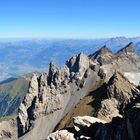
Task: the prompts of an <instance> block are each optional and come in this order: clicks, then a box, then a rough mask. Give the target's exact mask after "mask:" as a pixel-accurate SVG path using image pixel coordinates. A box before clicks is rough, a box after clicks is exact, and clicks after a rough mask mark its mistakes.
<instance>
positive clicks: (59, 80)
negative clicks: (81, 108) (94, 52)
mask: <svg viewBox="0 0 140 140" xmlns="http://www.w3.org/2000/svg"><path fill="white" fill-rule="evenodd" d="M103 78H105V75H104V73H103V70H102V69H100V67H99V66H98V65H96V64H95V63H92V62H91V61H90V59H89V58H88V57H87V56H86V55H84V54H83V53H81V54H79V55H78V56H76V57H72V58H71V59H70V60H69V61H67V62H66V66H65V67H64V68H61V69H58V68H57V67H56V66H55V65H54V64H53V63H51V64H50V68H49V72H48V74H47V73H42V75H41V76H40V77H37V76H36V75H33V77H32V80H31V82H30V88H29V92H28V93H27V95H26V97H25V99H24V100H23V102H22V104H21V105H20V108H19V115H18V134H19V136H22V135H23V134H26V133H27V132H28V133H27V135H25V136H26V140H27V139H30V138H34V139H39V138H40V137H39V136H34V132H35V131H39V130H38V127H36V126H37V125H39V127H42V128H44V134H42V135H41V138H40V139H43V138H45V137H46V136H47V135H48V134H49V133H50V132H52V131H53V129H54V127H55V126H56V125H57V123H59V121H60V120H61V119H62V118H63V117H64V116H65V115H66V114H67V113H68V112H69V111H70V110H71V109H72V108H74V106H75V105H76V104H77V103H78V102H79V100H80V99H82V98H83V97H84V96H85V95H86V94H87V93H88V92H89V91H90V89H91V88H92V87H93V86H94V85H95V84H97V83H98V82H100V80H101V79H103ZM44 117H45V118H44ZM56 117H57V118H56ZM41 118H44V120H45V122H47V123H45V124H41V120H40V119H41ZM50 118H51V120H50ZM38 121H39V122H38ZM45 128H46V129H45ZM29 131H30V132H29ZM29 133H30V134H29ZM28 134H29V135H28ZM21 139H24V136H23V137H21Z"/></svg>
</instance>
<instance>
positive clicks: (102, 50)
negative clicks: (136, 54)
mask: <svg viewBox="0 0 140 140" xmlns="http://www.w3.org/2000/svg"><path fill="white" fill-rule="evenodd" d="M98 52H99V54H100V55H106V54H112V51H111V50H110V49H109V48H107V46H106V45H105V46H103V47H102V48H101V49H100V50H99V51H98Z"/></svg>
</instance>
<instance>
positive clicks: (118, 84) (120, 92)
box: [98, 71, 139, 121]
mask: <svg viewBox="0 0 140 140" xmlns="http://www.w3.org/2000/svg"><path fill="white" fill-rule="evenodd" d="M106 91H107V93H106V97H105V98H104V99H103V100H102V102H101V105H100V109H99V112H98V117H99V118H101V119H102V118H103V119H105V120H107V121H110V120H111V119H112V118H113V117H117V116H119V117H121V116H122V115H123V112H124V110H125V108H126V106H127V105H128V104H129V103H130V102H132V101H134V100H135V99H136V97H137V96H138V95H139V91H138V89H137V88H136V87H135V86H134V85H133V84H131V83H130V82H129V81H128V79H127V78H126V77H124V76H123V74H122V73H120V72H117V71H116V72H115V73H114V74H113V76H112V77H111V78H110V80H109V82H108V83H107V90H106Z"/></svg>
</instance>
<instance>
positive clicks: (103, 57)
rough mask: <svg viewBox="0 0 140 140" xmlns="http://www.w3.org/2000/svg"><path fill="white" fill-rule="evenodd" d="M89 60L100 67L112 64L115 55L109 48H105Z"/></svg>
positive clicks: (92, 55)
mask: <svg viewBox="0 0 140 140" xmlns="http://www.w3.org/2000/svg"><path fill="white" fill-rule="evenodd" d="M89 58H90V59H91V60H93V61H96V62H98V63H99V64H100V65H103V64H108V63H111V62H112V60H113V58H114V55H113V53H112V51H111V50H110V49H108V48H107V46H103V47H102V48H101V49H100V50H98V51H96V52H95V53H93V54H91V55H90V56H89Z"/></svg>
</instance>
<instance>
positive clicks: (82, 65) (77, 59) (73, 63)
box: [66, 53, 90, 78]
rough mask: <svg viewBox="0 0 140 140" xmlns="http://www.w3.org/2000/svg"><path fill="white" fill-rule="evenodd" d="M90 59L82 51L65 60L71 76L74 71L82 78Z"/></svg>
mask: <svg viewBox="0 0 140 140" xmlns="http://www.w3.org/2000/svg"><path fill="white" fill-rule="evenodd" d="M89 64H90V60H89V58H88V56H86V55H85V54H84V53H80V54H79V55H78V56H74V57H72V58H71V59H70V60H69V61H67V62H66V65H67V66H68V67H69V69H70V72H71V74H72V76H73V74H74V73H79V75H78V77H80V78H82V77H83V75H84V73H85V71H86V70H87V69H88V68H89Z"/></svg>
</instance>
